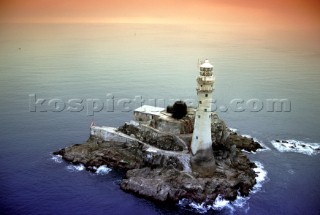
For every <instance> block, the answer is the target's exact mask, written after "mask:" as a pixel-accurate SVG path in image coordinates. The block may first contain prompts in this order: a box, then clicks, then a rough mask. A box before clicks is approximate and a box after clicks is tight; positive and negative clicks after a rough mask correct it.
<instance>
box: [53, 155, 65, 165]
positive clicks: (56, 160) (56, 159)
mask: <svg viewBox="0 0 320 215" xmlns="http://www.w3.org/2000/svg"><path fill="white" fill-rule="evenodd" d="M51 160H53V161H54V162H56V163H62V161H63V160H62V156H61V155H53V156H52V157H51Z"/></svg>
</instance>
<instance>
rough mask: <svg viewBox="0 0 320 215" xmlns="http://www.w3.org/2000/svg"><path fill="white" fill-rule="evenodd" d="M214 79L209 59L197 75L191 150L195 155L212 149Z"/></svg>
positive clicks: (201, 66)
mask: <svg viewBox="0 0 320 215" xmlns="http://www.w3.org/2000/svg"><path fill="white" fill-rule="evenodd" d="M214 81H215V79H214V76H213V66H212V65H211V64H210V62H209V60H205V61H204V63H202V64H201V65H200V74H199V76H198V77H197V97H198V107H197V110H196V114H195V122H194V130H193V135H192V142H191V152H192V154H193V155H195V154H197V152H199V151H207V150H208V149H209V151H211V150H212V139H211V103H212V92H213V90H214Z"/></svg>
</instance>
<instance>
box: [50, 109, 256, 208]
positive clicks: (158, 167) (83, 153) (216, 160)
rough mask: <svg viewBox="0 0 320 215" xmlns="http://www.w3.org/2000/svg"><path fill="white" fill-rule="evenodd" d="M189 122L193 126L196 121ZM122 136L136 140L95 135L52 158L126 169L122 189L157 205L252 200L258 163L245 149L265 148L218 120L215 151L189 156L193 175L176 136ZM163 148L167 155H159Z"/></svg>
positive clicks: (126, 129)
mask: <svg viewBox="0 0 320 215" xmlns="http://www.w3.org/2000/svg"><path fill="white" fill-rule="evenodd" d="M188 117H189V118H188V120H189V121H190V122H191V121H192V120H191V119H192V118H190V116H188ZM189 124H190V125H192V123H189ZM118 131H120V132H122V133H123V134H126V135H129V136H131V137H132V138H136V139H137V141H129V142H125V143H121V142H107V141H103V140H102V139H99V138H96V137H94V136H92V137H90V138H89V140H88V141H87V142H85V143H83V144H75V145H73V146H70V147H66V148H64V149H61V150H59V151H57V152H55V153H54V154H59V155H61V156H62V157H63V159H65V160H66V161H68V162H72V163H74V164H79V163H81V164H83V165H84V166H85V167H86V168H87V169H88V170H91V171H95V169H96V168H94V167H99V166H101V165H107V166H108V167H112V168H121V169H125V170H128V171H127V174H126V178H125V179H123V180H122V182H121V188H122V189H123V190H125V191H128V192H133V193H136V194H138V195H142V196H144V197H150V198H152V199H154V200H158V201H173V202H177V201H178V200H180V199H182V198H185V199H189V200H191V201H195V202H198V203H201V202H205V203H206V204H212V203H213V202H214V200H215V199H216V197H217V196H218V195H220V196H222V197H223V198H225V199H227V200H234V199H235V198H236V197H237V195H238V192H239V193H240V195H243V196H246V195H248V194H249V192H250V189H252V187H253V186H254V184H255V183H256V180H255V177H256V175H255V172H254V171H253V168H255V164H254V163H252V162H250V160H249V159H248V158H247V157H246V156H245V155H244V154H243V153H242V152H241V149H245V150H247V151H255V150H257V149H258V148H261V146H260V145H259V144H258V143H256V142H254V141H253V139H249V138H246V137H241V136H239V135H237V134H236V133H234V132H230V130H229V129H228V128H227V126H226V125H225V123H224V122H223V120H221V119H219V118H218V116H217V115H213V117H212V141H213V144H212V150H211V149H209V150H204V151H202V152H201V151H200V152H198V153H197V154H196V155H194V156H191V159H190V166H191V170H192V171H190V172H188V171H186V169H185V168H186V167H185V165H186V164H185V163H183V162H182V161H181V160H180V159H179V153H180V155H181V154H183V153H186V151H184V152H181V151H182V150H183V149H185V150H187V146H183V145H181V143H179V142H178V141H177V137H175V136H173V135H171V134H167V133H157V132H154V131H153V130H152V129H142V128H141V127H137V126H134V125H130V124H125V125H123V126H121V127H119V128H118ZM190 138H191V136H184V141H185V142H189V143H190V142H191V140H190V141H189V139H190ZM138 140H139V141H138ZM148 144H149V146H147V145H148ZM151 146H152V147H151ZM150 147H151V150H150ZM154 147H156V148H154ZM155 149H157V150H155ZM158 149H159V150H158ZM161 149H162V150H164V151H162V152H161V153H159V152H158V151H161ZM168 151H170V153H169V152H168ZM184 162H185V161H184Z"/></svg>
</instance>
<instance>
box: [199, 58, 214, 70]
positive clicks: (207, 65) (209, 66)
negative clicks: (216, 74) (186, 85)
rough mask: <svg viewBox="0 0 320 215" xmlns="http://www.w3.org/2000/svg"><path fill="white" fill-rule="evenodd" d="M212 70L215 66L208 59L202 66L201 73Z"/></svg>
mask: <svg viewBox="0 0 320 215" xmlns="http://www.w3.org/2000/svg"><path fill="white" fill-rule="evenodd" d="M212 69H213V66H212V64H211V63H210V62H209V60H208V59H206V60H205V61H204V63H203V64H201V65H200V71H212Z"/></svg>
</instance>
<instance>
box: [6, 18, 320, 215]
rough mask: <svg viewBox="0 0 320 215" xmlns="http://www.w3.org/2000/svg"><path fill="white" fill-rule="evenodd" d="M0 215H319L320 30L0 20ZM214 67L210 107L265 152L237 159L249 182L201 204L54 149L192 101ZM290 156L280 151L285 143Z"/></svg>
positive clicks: (193, 101) (286, 152)
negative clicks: (249, 186)
mask: <svg viewBox="0 0 320 215" xmlns="http://www.w3.org/2000/svg"><path fill="white" fill-rule="evenodd" d="M0 26H1V27H0V29H1V30H0V165H1V167H0V184H1V189H0V211H1V212H0V213H1V214H23V215H25V214H96V215H98V214H197V213H206V214H259V215H267V214H273V215H277V214H297V215H298V214H308V215H319V214H320V204H319V203H320V202H319V199H320V155H319V153H318V152H319V150H318V151H317V150H314V151H312V152H310V151H309V152H307V153H306V152H304V151H303V148H301V147H300V149H301V150H295V151H290V150H287V151H286V150H281V148H279V147H277V146H279V145H276V144H273V143H275V142H276V140H285V141H289V142H290V143H292V144H296V143H300V144H307V145H308V147H309V145H310V146H312V147H314V149H317V147H318V148H319V146H320V130H319V128H320V111H319V108H320V61H319V57H320V41H319V38H320V35H319V33H317V32H314V31H313V29H294V28H291V29H290V28H286V27H285V26H278V27H275V28H271V27H265V26H247V25H237V24H215V25H213V24H210V25H209V24H207V25H174V24H172V25H161V24H1V25H0ZM205 59H208V60H209V61H210V62H211V63H212V65H213V66H214V75H215V91H214V93H213V100H212V111H215V112H216V113H217V114H218V115H219V117H220V118H222V119H223V120H224V121H225V122H226V124H227V125H228V126H229V127H230V128H232V129H234V130H236V131H237V132H238V133H239V134H241V135H249V136H251V137H252V138H255V139H256V140H257V141H259V142H260V143H261V144H263V145H264V147H265V149H264V150H261V151H258V152H256V153H247V152H244V153H246V154H247V155H248V157H249V158H250V159H251V160H252V161H254V162H256V163H257V165H258V167H257V169H256V172H257V175H258V177H257V181H258V184H257V185H256V187H255V188H254V190H253V191H252V192H251V193H250V195H249V196H248V197H246V198H238V199H237V201H236V202H228V201H226V200H224V199H222V198H220V197H219V199H218V200H217V202H216V203H215V204H214V205H212V206H210V207H208V206H204V205H201V204H195V203H192V202H191V203H190V202H187V203H186V200H181V201H180V202H179V203H177V204H170V203H167V202H166V203H159V202H153V201H151V200H149V199H145V198H143V197H140V196H135V195H133V194H131V193H126V192H124V191H122V190H121V189H120V186H119V184H120V181H121V179H122V178H123V177H125V173H124V172H123V171H119V170H114V169H110V168H108V167H107V166H104V167H101V168H100V169H99V171H98V173H90V172H87V171H86V170H84V168H83V167H82V166H73V165H71V164H69V163H67V162H64V161H63V160H62V159H61V158H60V157H55V156H53V155H52V153H53V152H54V151H57V150H59V149H61V148H64V147H67V146H70V145H72V144H76V143H83V142H85V141H86V140H87V139H88V137H89V127H90V125H91V123H92V122H94V123H95V124H96V125H100V126H104V125H105V126H114V127H118V126H120V125H122V124H123V123H124V122H129V121H130V120H132V119H133V117H132V114H133V110H134V109H135V108H137V107H139V106H141V105H142V104H146V105H155V106H159V107H166V106H167V105H170V104H173V102H174V101H176V100H184V101H186V102H187V103H188V104H189V105H191V106H192V105H196V101H197V97H196V76H197V75H198V74H199V64H201V62H203V60H205ZM289 149H290V148H289Z"/></svg>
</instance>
